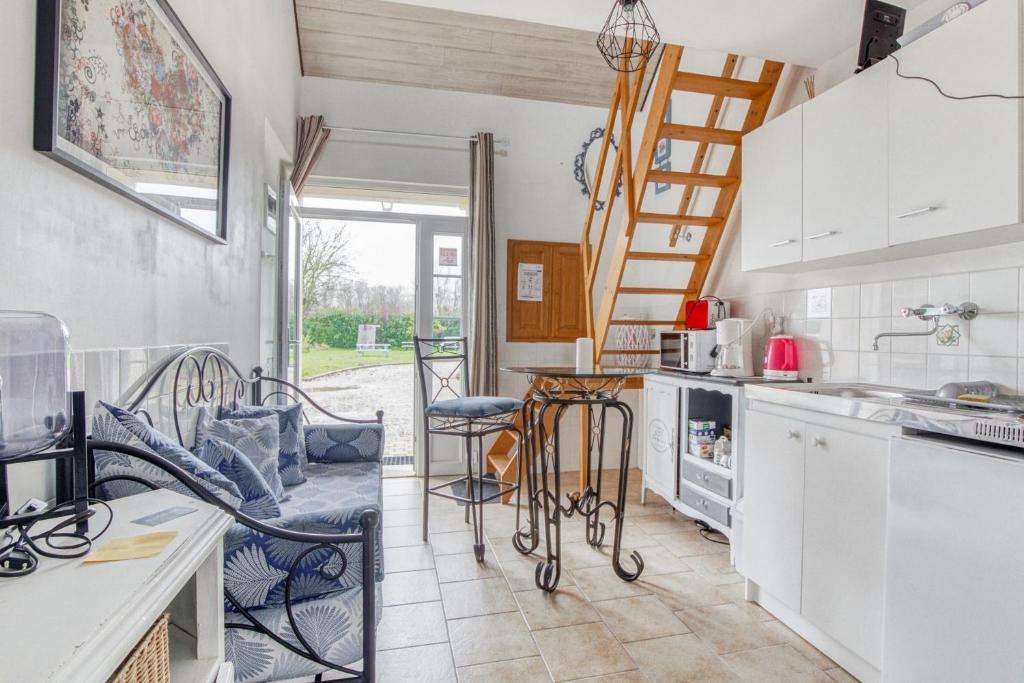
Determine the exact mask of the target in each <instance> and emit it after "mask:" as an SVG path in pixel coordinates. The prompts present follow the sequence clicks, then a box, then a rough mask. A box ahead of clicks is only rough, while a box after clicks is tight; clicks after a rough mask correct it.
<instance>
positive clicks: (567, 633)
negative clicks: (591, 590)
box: [533, 622, 636, 681]
mask: <svg viewBox="0 0 1024 683" xmlns="http://www.w3.org/2000/svg"><path fill="white" fill-rule="evenodd" d="M533 637H534V639H535V640H536V641H537V647H538V648H539V649H540V654H541V656H542V657H543V658H544V662H545V663H546V664H547V665H548V669H549V670H550V671H551V674H552V678H554V679H555V680H556V681H571V680H572V679H574V678H581V677H582V678H585V677H587V676H601V675H605V674H613V673H618V672H621V671H630V670H632V669H635V668H636V664H635V663H634V662H633V660H632V659H630V658H629V655H628V654H626V651H625V650H624V649H623V648H622V645H620V644H619V641H617V640H615V636H613V635H612V633H611V631H609V630H608V628H607V627H606V626H605V625H604V624H603V623H600V622H598V623H595V624H580V625H578V626H565V627H562V628H552V629H547V630H544V631H534V632H533Z"/></svg>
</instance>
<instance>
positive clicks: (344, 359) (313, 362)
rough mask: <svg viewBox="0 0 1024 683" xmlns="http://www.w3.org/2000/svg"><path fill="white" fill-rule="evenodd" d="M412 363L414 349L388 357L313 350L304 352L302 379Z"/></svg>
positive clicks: (379, 352)
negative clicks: (356, 369) (343, 371)
mask: <svg viewBox="0 0 1024 683" xmlns="http://www.w3.org/2000/svg"><path fill="white" fill-rule="evenodd" d="M412 362H413V352H412V349H391V353H389V354H388V355H387V356H385V355H384V353H383V352H381V351H374V352H372V353H370V352H367V353H365V354H363V355H359V354H358V353H357V352H356V350H355V349H331V348H327V349H311V350H308V351H303V352H302V377H303V379H309V378H310V377H316V376H317V375H323V374H326V373H328V372H334V371H335V370H347V369H348V368H358V367H362V366H366V365H398V364H400V363H412Z"/></svg>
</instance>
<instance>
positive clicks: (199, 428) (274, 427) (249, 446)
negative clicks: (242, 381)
mask: <svg viewBox="0 0 1024 683" xmlns="http://www.w3.org/2000/svg"><path fill="white" fill-rule="evenodd" d="M279 438H280V437H279V435H278V423H277V417H275V416H274V415H267V416H266V417H261V418H245V419H239V420H215V419H213V416H212V415H211V414H210V412H209V411H208V410H206V408H200V409H199V414H198V415H197V416H196V438H195V448H196V449H198V448H199V447H201V446H202V445H203V444H204V443H206V441H207V440H208V439H219V440H220V441H224V442H225V443H229V444H231V445H232V446H234V447H235V448H237V449H238V450H240V451H242V453H244V454H245V456H246V457H247V458H249V460H250V461H251V462H252V464H253V465H255V466H256V469H257V470H259V472H260V474H262V475H263V479H264V480H265V481H266V483H267V485H268V486H270V490H271V491H273V492H274V496H275V497H276V498H277V499H278V500H280V499H281V498H283V497H284V486H283V485H282V483H281V474H280V472H279V471H278V469H279V451H280V447H279V443H280V441H279Z"/></svg>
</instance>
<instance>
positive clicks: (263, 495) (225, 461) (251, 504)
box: [196, 439, 281, 519]
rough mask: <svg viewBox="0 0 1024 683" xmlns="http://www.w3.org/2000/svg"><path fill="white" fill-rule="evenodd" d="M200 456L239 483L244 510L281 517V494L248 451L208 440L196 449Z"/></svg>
mask: <svg viewBox="0 0 1024 683" xmlns="http://www.w3.org/2000/svg"><path fill="white" fill-rule="evenodd" d="M196 456H197V457H198V458H199V459H200V460H202V461H203V462H205V463H206V464H207V465H209V466H210V467H212V468H213V469H215V470H217V471H218V472H220V473H221V474H223V475H224V476H225V477H227V478H228V479H230V480H231V481H233V482H235V485H236V486H238V490H239V492H240V493H241V494H242V504H241V505H240V506H239V507H238V509H239V510H240V511H241V512H244V513H245V514H247V515H249V516H250V517H255V518H256V519H271V518H274V517H280V516H281V506H280V505H278V503H277V496H275V495H274V492H273V491H271V490H270V486H269V485H268V484H267V480H266V479H264V478H263V475H262V474H260V472H259V470H257V469H256V466H255V465H254V464H253V462H252V460H250V459H249V458H247V457H246V455H245V453H243V452H242V451H240V450H238V449H237V448H235V447H234V446H232V445H231V444H229V443H227V442H226V441H221V440H220V439H207V440H206V442H205V443H203V445H202V446H201V447H200V448H198V449H197V450H196Z"/></svg>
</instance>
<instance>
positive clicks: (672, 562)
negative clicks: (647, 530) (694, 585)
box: [608, 545, 690, 576]
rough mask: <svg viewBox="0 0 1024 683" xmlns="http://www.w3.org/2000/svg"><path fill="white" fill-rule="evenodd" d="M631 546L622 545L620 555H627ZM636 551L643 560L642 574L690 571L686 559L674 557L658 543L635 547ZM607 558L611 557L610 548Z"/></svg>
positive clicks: (630, 550)
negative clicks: (647, 546) (645, 546)
mask: <svg viewBox="0 0 1024 683" xmlns="http://www.w3.org/2000/svg"><path fill="white" fill-rule="evenodd" d="M632 550H633V548H631V547H629V546H624V547H623V548H622V555H621V556H622V557H623V558H626V557H629V554H630V552H632ZM636 552H638V553H640V557H642V558H643V560H644V573H643V576H657V575H658V574H678V573H679V572H688V571H690V564H689V562H687V561H686V560H683V559H681V558H679V557H676V556H675V555H673V554H672V553H670V552H669V551H668V550H666V549H665V548H663V547H661V546H660V545H654V546H651V547H649V548H636ZM608 557H609V559H610V558H611V549H610V548H609V552H608Z"/></svg>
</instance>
